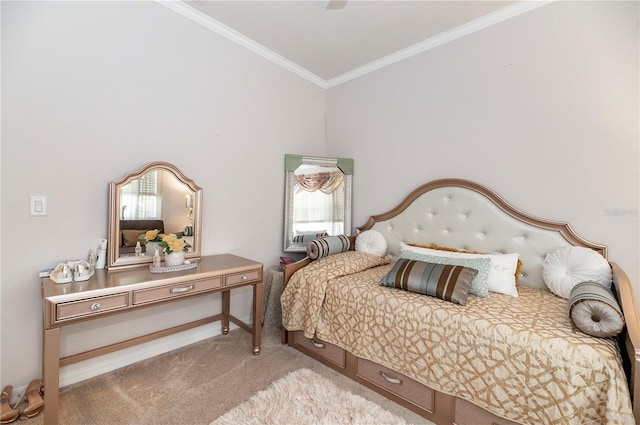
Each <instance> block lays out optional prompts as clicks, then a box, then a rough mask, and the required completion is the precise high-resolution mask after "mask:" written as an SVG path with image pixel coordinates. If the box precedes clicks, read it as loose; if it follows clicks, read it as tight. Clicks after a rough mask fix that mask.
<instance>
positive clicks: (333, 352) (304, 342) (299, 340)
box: [289, 331, 346, 368]
mask: <svg viewBox="0 0 640 425" xmlns="http://www.w3.org/2000/svg"><path fill="white" fill-rule="evenodd" d="M289 344H290V345H291V346H293V347H295V348H297V349H299V350H300V351H303V352H306V353H307V354H310V355H314V356H317V357H320V358H322V359H323V360H326V361H328V362H330V363H331V364H333V365H335V366H338V367H339V368H344V367H345V365H346V351H345V350H344V349H342V348H340V347H338V346H337V345H333V344H330V343H328V342H324V341H321V340H319V339H317V338H314V339H309V338H306V337H305V336H304V333H303V331H296V332H289Z"/></svg>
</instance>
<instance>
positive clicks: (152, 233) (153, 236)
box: [138, 229, 162, 242]
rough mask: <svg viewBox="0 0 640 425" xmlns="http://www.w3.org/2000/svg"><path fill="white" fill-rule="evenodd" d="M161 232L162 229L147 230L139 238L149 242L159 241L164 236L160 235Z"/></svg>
mask: <svg viewBox="0 0 640 425" xmlns="http://www.w3.org/2000/svg"><path fill="white" fill-rule="evenodd" d="M159 233H160V231H159V230H158V229H153V230H147V231H146V232H145V233H144V234H143V235H140V236H138V239H141V240H143V241H147V242H151V241H153V242H159V241H160V237H162V235H159Z"/></svg>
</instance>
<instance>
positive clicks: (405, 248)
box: [281, 179, 640, 425]
mask: <svg viewBox="0 0 640 425" xmlns="http://www.w3.org/2000/svg"><path fill="white" fill-rule="evenodd" d="M366 233H375V234H376V235H382V236H383V237H384V242H385V245H386V247H385V254H384V255H381V254H380V253H376V255H373V254H371V252H359V250H358V249H356V250H354V249H353V246H354V245H356V244H354V242H358V239H356V238H353V237H352V238H351V241H350V242H351V243H350V244H348V246H350V250H347V251H346V252H342V251H344V249H341V250H339V253H335V254H334V253H332V252H331V253H330V254H333V255H327V256H325V257H322V258H319V259H316V260H315V261H312V260H311V259H310V258H308V257H307V258H305V259H303V260H301V261H299V262H297V263H294V264H291V265H288V266H287V267H286V268H285V272H284V281H285V284H286V287H285V290H284V293H283V296H282V299H281V301H282V309H283V326H284V328H285V333H284V334H283V342H288V344H290V345H291V346H293V347H295V348H297V349H298V350H300V351H302V352H303V353H305V354H308V355H309V356H311V357H314V358H315V359H317V360H319V361H321V362H323V363H324V364H326V365H328V366H330V367H332V368H334V369H335V370H337V371H339V372H341V373H343V374H344V375H346V376H348V377H350V378H352V379H354V380H356V381H358V382H360V383H363V384H365V385H367V386H368V387H370V388H372V389H374V390H376V391H378V392H379V393H381V394H383V395H385V396H387V397H389V398H391V399H393V400H395V401H397V402H399V403H401V404H403V405H404V406H406V407H408V408H410V409H412V410H413V411H415V412H417V413H419V414H421V415H422V416H424V417H425V418H427V419H430V420H432V421H433V422H435V423H437V424H458V425H463V424H483V423H486V424H514V423H518V424H540V423H545V424H552V423H558V424H561V423H562V424H564V423H569V424H585V423H609V424H627V423H628V424H633V423H636V421H640V402H639V401H638V400H636V399H635V398H634V397H633V390H634V387H635V384H636V383H637V382H640V381H639V379H640V375H639V374H640V369H639V368H638V363H639V362H640V351H639V350H640V328H639V321H638V314H637V311H636V304H635V301H634V297H633V291H632V288H631V283H630V281H629V278H628V276H627V275H626V274H625V273H624V271H623V270H622V269H621V268H620V267H619V266H618V265H617V264H616V263H613V262H608V260H606V259H607V247H606V246H604V245H599V244H595V243H592V242H589V241H587V240H585V239H583V238H581V237H580V236H578V235H577V234H576V233H575V232H574V231H573V230H572V229H571V227H570V226H569V225H568V224H565V223H561V222H552V221H547V220H542V219H538V218H535V217H532V216H530V215H527V214H525V213H523V212H521V211H519V210H517V209H515V208H514V207H512V206H511V205H510V204H508V203H507V202H506V201H505V200H504V199H503V198H501V197H500V196H499V195H498V194H496V193H495V192H493V191H492V190H490V189H488V188H487V187H484V186H482V185H479V184H477V183H474V182H471V181H466V180H460V179H443V180H437V181H433V182H430V183H427V184H424V185H422V186H420V187H419V188H417V189H416V190H414V191H413V192H412V193H410V194H409V195H408V196H407V197H406V198H405V200H404V201H403V202H401V203H400V204H399V205H398V206H397V207H396V208H394V209H392V210H391V211H389V212H387V213H385V214H381V215H376V216H372V217H370V218H369V220H368V221H367V223H366V224H365V225H364V226H362V227H359V228H358V235H359V236H358V237H360V236H364V235H365V234H366ZM424 247H428V248H424ZM429 248H431V250H430V249H429ZM424 249H426V251H425V252H427V253H429V254H432V253H433V249H438V250H442V254H435V256H436V257H437V258H440V255H441V256H442V257H443V258H445V257H456V256H459V254H458V252H460V253H464V254H467V253H478V254H479V255H478V257H483V258H481V259H477V260H469V261H475V263H471V265H470V266H469V267H463V265H466V263H465V264H463V265H459V264H458V265H457V266H455V267H454V266H448V267H449V268H448V269H447V270H454V269H456V270H458V271H459V270H462V273H464V272H465V271H466V272H468V271H469V269H471V270H472V271H473V270H475V269H473V268H472V266H473V265H474V264H476V265H478V266H477V267H476V268H477V270H475V271H476V274H477V275H478V276H479V275H480V274H481V273H482V270H481V269H482V268H483V267H484V266H487V264H489V266H487V270H489V272H488V273H492V272H491V267H492V265H493V266H495V264H493V263H489V262H488V260H486V259H484V257H485V256H483V255H482V254H485V253H492V254H491V255H492V257H491V258H493V259H495V258H497V257H498V256H505V257H504V258H506V256H511V258H512V257H513V255H515V254H517V255H516V256H517V260H518V264H517V266H515V274H514V275H513V279H512V280H514V281H515V293H512V290H513V288H510V287H504V288H503V287H500V286H499V285H498V287H495V285H494V287H493V288H492V286H491V285H489V288H491V290H490V291H488V292H483V291H485V290H486V288H481V292H479V293H478V295H474V294H473V293H472V292H469V294H468V295H467V294H465V297H463V298H464V299H457V298H456V296H455V295H447V296H449V298H448V299H446V297H445V298H443V297H444V295H443V294H444V293H443V294H440V295H443V296H428V295H424V294H420V293H416V292H414V291H412V290H410V289H409V290H408V289H407V288H400V286H399V285H398V286H397V287H385V286H382V285H380V282H381V281H388V280H393V279H396V283H397V282H398V281H399V280H400V278H399V277H398V276H400V275H401V274H402V275H403V276H404V274H403V273H400V271H399V270H401V267H403V266H405V265H406V264H411V267H414V266H415V267H417V266H416V265H423V266H424V265H425V264H426V265H427V266H430V267H436V266H433V264H430V263H424V262H423V261H422V260H424V261H426V260H425V259H424V258H423V257H421V255H422V254H423V253H424V252H423V251H422V250H424ZM414 251H415V252H417V254H415V255H417V257H415V258H414V257H412V255H414ZM585 251H586V253H587V254H593V253H597V255H595V256H596V257H597V258H598V259H600V260H601V261H604V264H605V267H606V269H607V271H608V272H609V273H610V274H609V275H608V277H606V279H609V281H610V282H609V283H610V284H611V290H610V291H609V290H608V291H607V292H608V293H611V294H612V296H614V297H615V298H614V300H613V301H614V302H615V304H616V305H617V307H618V309H619V311H620V316H621V319H620V320H622V319H624V322H623V323H624V326H622V325H621V327H620V329H622V332H620V333H619V334H618V335H617V336H615V337H613V336H605V337H596V336H592V334H587V333H585V332H583V331H582V330H581V329H583V328H582V327H580V328H578V327H577V324H578V325H580V326H584V324H583V323H579V322H578V321H577V320H578V318H577V316H574V315H573V309H574V306H580V308H583V306H588V305H591V304H588V303H586V302H585V303H581V302H579V301H581V300H578V298H579V296H580V294H577V293H576V294H574V292H577V291H576V290H572V291H571V295H572V297H573V298H570V299H567V298H565V297H564V296H560V295H561V294H560V293H559V292H558V288H554V287H553V286H551V287H552V288H553V289H552V291H554V292H552V291H550V290H549V286H548V285H550V284H551V280H552V275H551V272H550V270H551V266H550V265H549V263H550V259H553V258H554V256H556V257H557V254H558V253H560V254H562V255H565V253H566V252H570V253H572V255H573V253H574V252H579V253H580V254H581V255H582V254H585ZM408 253H409V254H408ZM493 253H495V256H493V255H494V254H493ZM461 256H462V257H464V255H461ZM469 257H471V256H469ZM430 258H431V257H429V256H427V259H430ZM500 258H503V257H500ZM589 258H590V257H589ZM414 260H415V261H414ZM418 260H420V261H418ZM563 260H564V258H563ZM605 260H606V261H605ZM412 261H413V262H412ZM447 261H448V260H447ZM464 261H467V258H466V257H465V260H464ZM481 261H482V263H480V262H481ZM491 261H493V260H491ZM500 261H503V260H500ZM436 262H437V261H434V263H436ZM445 262H446V261H445ZM596 262H597V261H596ZM437 267H444V266H442V265H437ZM474 267H475V266H474ZM438 270H440V269H438ZM443 273H444V272H443ZM452 273H453V272H452ZM456 273H457V272H456ZM509 273H512V271H510V272H509ZM472 274H473V273H472ZM491 276H493V277H495V276H494V275H491ZM603 276H604V275H603ZM493 277H492V278H493ZM554 278H555V277H554ZM469 279H471V277H470V278H469ZM473 279H475V274H474V277H473ZM563 279H564V277H563ZM594 279H595V278H594ZM606 279H605V280H606ZM459 281H464V279H463V278H459ZM474 281H475V280H474ZM489 281H491V279H489ZM596 283H597V282H596ZM464 284H465V283H464V282H463V284H461V285H462V286H460V285H458V283H456V284H455V285H454V289H455V290H457V289H456V288H460V287H463V288H466V287H465V286H464ZM585 284H593V282H586V283H585ZM581 285H582V284H581ZM390 286H393V285H390ZM575 286H576V287H577V286H578V285H575ZM596 286H598V285H596ZM598 288H600V286H598ZM423 289H424V287H423ZM468 289H469V291H471V287H469V288H468ZM493 289H495V290H496V291H499V292H494V291H493ZM502 289H505V290H502ZM576 289H577V288H576ZM455 290H454V292H452V293H455ZM465 290H466V289H465ZM596 301H597V300H596ZM609 301H610V300H609ZM593 305H598V304H597V303H596V304H593ZM570 311H571V312H572V314H571V315H570V314H569V312H570ZM575 311H576V312H577V311H578V309H577V307H576V310H575ZM589 311H591V310H589ZM589 314H591V317H586V318H583V319H584V320H586V321H587V322H588V321H591V322H594V323H593V325H601V324H602V325H604V324H606V323H605V322H606V321H607V320H608V319H607V320H605V317H604V316H603V319H602V323H595V322H596V321H597V322H599V321H600V320H601V319H600V317H599V316H598V317H596V315H595V314H592V313H589ZM580 320H582V319H580ZM591 324H592V323H588V325H589V326H591ZM598 329H600V328H598Z"/></svg>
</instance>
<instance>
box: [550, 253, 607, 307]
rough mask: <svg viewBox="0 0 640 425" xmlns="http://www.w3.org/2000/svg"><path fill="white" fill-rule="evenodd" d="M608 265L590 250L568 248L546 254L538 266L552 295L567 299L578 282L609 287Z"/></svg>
mask: <svg viewBox="0 0 640 425" xmlns="http://www.w3.org/2000/svg"><path fill="white" fill-rule="evenodd" d="M612 278H613V276H612V273H611V266H609V262H608V261H607V260H605V259H604V257H603V256H602V255H600V254H598V253H597V252H596V251H594V250H592V249H590V248H584V247H579V246H572V247H568V248H561V249H558V250H556V251H553V252H550V253H549V254H547V256H546V257H545V259H544V262H543V263H542V279H543V280H544V283H545V285H547V288H549V290H550V291H551V292H553V293H554V294H556V295H558V296H560V297H562V298H566V299H569V296H570V294H571V290H572V289H573V287H574V286H576V285H577V284H578V283H580V282H586V281H591V282H598V283H599V284H601V285H602V286H604V287H605V288H611V280H612Z"/></svg>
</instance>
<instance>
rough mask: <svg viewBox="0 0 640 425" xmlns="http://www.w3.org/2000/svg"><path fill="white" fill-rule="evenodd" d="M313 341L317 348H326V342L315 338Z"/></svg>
mask: <svg viewBox="0 0 640 425" xmlns="http://www.w3.org/2000/svg"><path fill="white" fill-rule="evenodd" d="M311 343H312V344H313V346H314V347H316V348H324V344H323V343H321V342H318V341H316V340H315V339H312V340H311Z"/></svg>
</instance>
